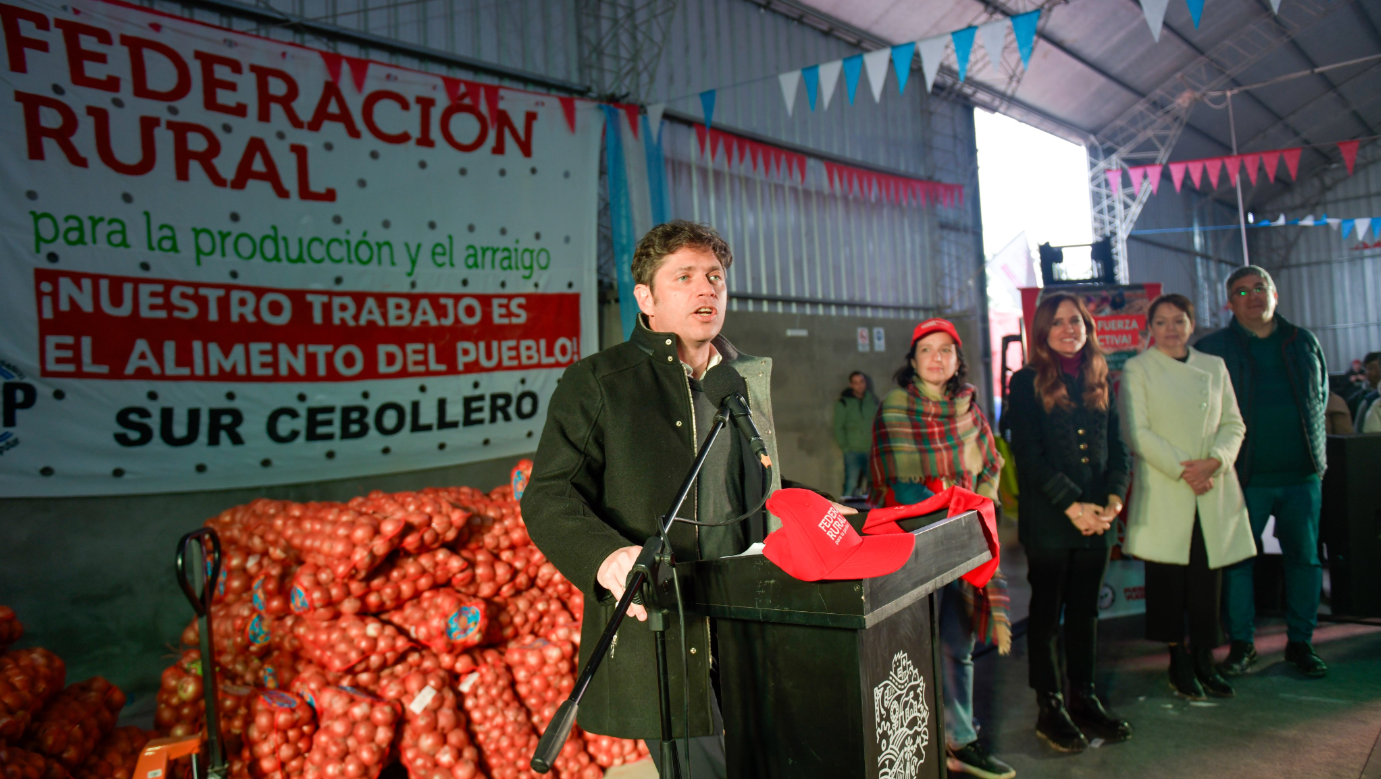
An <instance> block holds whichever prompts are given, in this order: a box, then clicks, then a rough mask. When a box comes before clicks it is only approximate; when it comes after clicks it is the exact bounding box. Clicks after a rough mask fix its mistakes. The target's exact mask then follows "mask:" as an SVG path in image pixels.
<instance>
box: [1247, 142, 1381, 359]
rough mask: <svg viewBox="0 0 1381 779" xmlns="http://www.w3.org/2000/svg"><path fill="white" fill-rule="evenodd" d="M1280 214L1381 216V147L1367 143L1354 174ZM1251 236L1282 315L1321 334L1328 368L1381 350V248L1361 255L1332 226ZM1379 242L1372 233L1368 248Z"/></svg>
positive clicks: (1293, 197) (1285, 205)
mask: <svg viewBox="0 0 1381 779" xmlns="http://www.w3.org/2000/svg"><path fill="white" fill-rule="evenodd" d="M1337 175H1339V174H1337V173H1335V176H1337ZM1280 213H1284V214H1285V216H1286V218H1287V219H1299V218H1302V217H1305V216H1309V215H1313V216H1315V217H1322V215H1323V214H1328V215H1329V216H1330V217H1337V218H1343V219H1349V218H1356V217H1381V144H1378V143H1376V142H1375V141H1372V142H1370V143H1368V144H1365V145H1363V146H1362V148H1361V150H1360V151H1359V153H1358V155H1357V161H1356V165H1355V168H1354V173H1353V175H1351V176H1345V177H1342V178H1339V179H1337V183H1335V184H1332V186H1329V187H1327V188H1326V189H1325V188H1321V187H1318V186H1307V185H1306V186H1301V187H1299V188H1298V191H1292V192H1289V193H1287V194H1286V195H1285V196H1284V197H1281V198H1280V199H1278V200H1276V201H1275V202H1273V203H1271V204H1270V211H1269V212H1268V214H1269V215H1270V216H1277V215H1279V214H1280ZM1265 215H1266V214H1261V215H1260V216H1265ZM1250 239H1251V244H1250V248H1251V252H1252V261H1253V262H1255V263H1256V264H1258V265H1261V266H1262V267H1264V268H1266V269H1267V270H1269V271H1270V272H1271V274H1272V275H1273V276H1274V277H1275V280H1276V285H1277V286H1278V287H1279V289H1280V311H1281V313H1282V314H1284V315H1285V317H1286V318H1288V319H1289V320H1290V321H1292V322H1295V323H1296V324H1300V325H1303V326H1305V327H1307V328H1309V329H1310V330H1312V331H1313V332H1314V334H1315V335H1316V336H1318V338H1319V343H1320V344H1321V345H1322V346H1323V350H1324V354H1325V355H1326V356H1327V357H1328V367H1329V370H1331V371H1335V372H1336V371H1341V370H1346V368H1347V367H1348V365H1349V363H1351V362H1352V361H1353V360H1355V359H1359V358H1361V357H1362V355H1364V354H1366V353H1367V352H1373V351H1377V350H1381V248H1378V249H1366V250H1362V251H1359V250H1358V249H1357V247H1358V246H1359V245H1360V244H1361V243H1362V242H1361V241H1360V240H1359V239H1358V237H1357V236H1356V235H1355V234H1353V235H1350V236H1348V237H1347V238H1346V239H1344V238H1343V237H1342V231H1341V230H1335V229H1332V228H1330V227H1300V226H1289V225H1287V226H1283V227H1268V228H1258V229H1255V230H1252V231H1250ZM1375 242H1376V238H1375V237H1374V236H1372V235H1369V236H1368V240H1367V243H1375Z"/></svg>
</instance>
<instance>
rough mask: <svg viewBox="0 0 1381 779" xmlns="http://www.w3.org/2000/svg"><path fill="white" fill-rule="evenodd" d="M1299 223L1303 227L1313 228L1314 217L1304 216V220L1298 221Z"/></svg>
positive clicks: (1311, 215)
mask: <svg viewBox="0 0 1381 779" xmlns="http://www.w3.org/2000/svg"><path fill="white" fill-rule="evenodd" d="M1299 223H1300V224H1302V225H1304V226H1305V227H1313V226H1314V215H1313V214H1310V215H1309V216H1306V217H1305V218H1303V219H1301V220H1299Z"/></svg>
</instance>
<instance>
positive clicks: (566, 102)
mask: <svg viewBox="0 0 1381 779" xmlns="http://www.w3.org/2000/svg"><path fill="white" fill-rule="evenodd" d="M557 99H558V100H560V101H561V114H562V115H563V116H565V117H566V126H567V127H569V128H570V130H571V132H575V98H573V97H561V98H557ZM451 102H452V103H454V102H455V98H451Z"/></svg>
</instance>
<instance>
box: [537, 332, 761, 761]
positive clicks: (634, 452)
mask: <svg viewBox="0 0 1381 779" xmlns="http://www.w3.org/2000/svg"><path fill="white" fill-rule="evenodd" d="M714 345H715V348H717V349H718V350H719V353H720V355H722V357H723V359H724V361H725V362H726V363H727V364H729V365H730V366H732V367H733V368H734V369H736V370H737V371H738V372H739V373H740V374H742V375H743V376H744V379H745V381H746V382H747V384H748V400H749V404H750V406H751V408H752V410H753V417H754V420H755V422H756V424H757V428H758V432H759V433H760V434H761V435H762V436H763V439H764V441H765V442H766V443H767V447H768V456H770V457H771V458H772V461H773V463H774V464H775V463H777V448H776V439H775V437H774V436H773V432H774V431H773V425H772V406H771V397H770V393H769V388H770V386H771V372H772V362H771V360H768V359H765V358H760V357H750V356H748V355H744V354H740V353H739V352H738V351H737V350H736V349H734V347H733V346H732V345H730V344H729V342H728V341H726V340H724V339H723V338H722V337H721V338H718V339H716V340H715V342H714ZM694 427H695V415H694V413H693V411H692V407H691V394H690V385H689V383H688V382H687V380H686V374H685V369H684V368H683V367H682V364H681V361H680V360H679V359H678V357H677V354H676V345H675V337H674V336H672V335H670V334H667V333H654V332H652V331H651V330H648V329H647V327H646V326H645V325H644V324H643V321H642V317H639V322H638V326H637V327H636V328H635V330H634V332H633V336H632V338H631V340H629V341H627V342H625V343H621V344H618V345H617V346H612V347H610V348H608V349H605V350H604V351H602V352H599V353H598V354H595V355H593V356H590V357H587V358H585V359H583V360H581V361H579V362H577V363H576V364H574V365H572V366H571V367H569V368H567V369H566V372H565V374H563V375H562V377H561V383H560V384H559V385H557V388H556V392H554V393H553V394H552V399H551V404H550V406H549V410H548V412H547V421H546V426H545V428H543V430H542V439H541V442H540V443H539V444H538V446H537V456H536V458H535V459H534V465H533V469H532V480H531V482H530V483H529V484H528V487H527V490H526V491H525V492H524V493H523V500H522V509H523V518H524V520H525V521H526V522H527V529H528V534H529V535H531V537H532V540H533V542H534V543H536V544H537V547H538V548H539V549H541V550H542V553H543V554H545V555H546V556H547V558H548V559H550V560H551V562H552V564H553V565H555V566H556V568H557V570H559V571H560V572H561V573H562V575H564V576H565V577H566V578H567V579H569V580H570V581H571V582H572V583H573V584H575V586H576V587H579V588H580V590H581V592H583V593H584V594H585V614H584V626H583V628H582V630H581V641H580V667H581V668H584V667H585V664H586V662H587V660H588V659H589V657H588V654H589V652H590V651H592V650H593V649H594V646H595V644H596V642H597V641H598V639H599V635H600V633H601V632H602V631H603V630H604V626H605V625H606V624H607V623H608V621H609V619H610V617H612V616H613V613H614V606H615V601H614V600H613V598H612V596H611V595H610V593H609V592H608V591H607V590H605V589H604V588H603V587H601V586H599V585H598V584H597V583H596V582H595V575H596V573H597V572H598V570H599V565H600V563H602V562H604V560H605V558H607V557H608V556H609V555H610V554H612V553H613V552H615V551H616V550H618V549H620V548H622V547H625V546H640V545H642V543H643V542H644V541H646V540H647V538H648V536H651V535H652V534H654V533H656V532H657V524H656V523H657V519H658V517H660V516H661V515H662V514H664V513H665V512H666V511H667V509H669V508H670V507H671V502H672V500H673V498H675V494H676V490H677V488H679V487H680V486H681V481H682V479H684V478H685V474H686V473H687V472H688V471H689V470H690V466H691V464H692V462H693V460H694V459H695V452H696V446H695V441H696V440H697V439H696V437H695V436H696V433H695V430H694ZM731 432H732V429H731V428H730V429H726V430H725V432H724V433H722V434H721V435H728V434H730V433H731ZM738 450H739V451H740V452H742V453H745V454H743V456H742V457H741V462H740V465H741V466H742V467H743V468H744V475H743V479H742V484H743V487H744V492H745V495H744V496H743V505H747V506H752V505H756V504H757V502H758V501H759V500H760V499H761V497H762V477H761V472H760V471H759V470H757V468H758V466H757V465H756V463H755V462H754V461H751V460H749V459H748V458H749V457H751V453H750V451H749V449H748V447H747V446H740V447H738ZM750 468H751V469H752V470H750ZM777 471H778V469H777V468H774V469H773V481H774V484H773V485H772V487H773V488H775V487H776V486H777V485H778V484H780V481H779V479H778V478H777V475H776V474H777ZM693 495H694V493H692V496H693ZM692 499H693V498H692ZM683 516H684V514H683ZM749 522H750V526H749V532H748V534H747V535H748V538H749V541H750V542H753V541H761V540H762V538H763V535H764V534H765V533H766V532H770V530H773V529H775V526H774V525H775V523H774V522H773V521H772V518H771V517H770V516H766V515H760V516H758V517H755V518H754V519H752V520H749ZM764 525H766V527H765V526H764ZM696 530H697V528H695V527H694V526H691V525H685V524H680V523H678V524H675V525H673V526H672V530H671V532H670V534H669V535H670V537H671V543H672V548H673V549H674V550H675V553H676V559H677V561H678V562H685V561H691V560H695V559H698V550H699V547H698V545H697V539H696ZM669 622H670V625H671V626H670V628H669V629H668V630H667V646H668V647H669V649H670V653H669V655H670V656H669V658H668V663H667V665H668V666H669V669H670V677H671V699H672V700H671V703H672V705H671V710H672V715H673V723H674V725H675V732H676V734H677V735H678V736H679V735H681V733H682V732H683V728H684V727H685V725H684V722H685V717H684V714H683V712H684V705H685V699H684V695H683V692H682V691H683V684H682V670H681V669H682V663H681V657H680V642H681V638H680V631H679V627H678V624H677V618H676V614H675V612H674V611H673V612H672V615H671V619H670V620H669ZM686 633H687V636H686V644H687V649H688V651H689V652H694V654H690V655H689V657H688V659H689V666H690V679H691V705H690V720H691V722H690V725H691V735H692V736H704V735H709V734H710V733H712V732H713V728H712V725H711V721H710V700H711V693H710V674H709V659H710V651H709V650H710V637H709V620H708V619H706V618H703V617H700V618H697V617H694V616H690V615H688V616H687V621H686ZM578 721H579V723H580V726H581V727H583V728H585V729H586V730H588V731H590V732H592V733H599V734H603V735H609V736H617V737H620V738H640V739H657V738H660V734H661V726H660V724H659V723H660V719H659V714H658V708H657V665H656V655H655V647H654V644H653V638H652V632H651V631H650V630H648V627H647V623H645V622H639V621H637V620H636V619H629V620H625V621H624V623H623V624H622V625H621V626H620V627H619V632H618V634H617V640H616V642H615V644H614V647H613V650H612V651H611V652H610V653H609V655H608V656H607V657H605V659H604V661H603V663H602V664H601V665H600V667H599V671H598V672H596V674H595V677H594V679H593V680H591V683H590V687H589V689H588V690H587V692H586V693H585V697H584V699H583V701H582V702H581V704H580V714H579V717H578Z"/></svg>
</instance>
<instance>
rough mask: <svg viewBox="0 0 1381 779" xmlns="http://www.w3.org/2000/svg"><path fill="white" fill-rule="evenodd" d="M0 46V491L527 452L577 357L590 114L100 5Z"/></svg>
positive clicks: (590, 180)
mask: <svg viewBox="0 0 1381 779" xmlns="http://www.w3.org/2000/svg"><path fill="white" fill-rule="evenodd" d="M0 22H3V25H2V26H0V27H2V29H3V35H4V38H5V49H6V59H5V60H3V61H0V68H3V69H4V72H5V74H6V78H5V85H4V87H3V88H4V90H5V91H6V92H7V93H8V94H6V95H4V96H3V97H0V127H3V132H4V137H5V138H6V139H7V143H5V144H4V145H3V148H0V175H3V181H4V182H5V186H4V188H3V191H0V203H3V214H0V263H3V264H2V265H0V277H3V279H4V284H3V285H0V378H2V379H3V380H4V385H3V395H2V396H0V402H2V403H0V405H3V420H0V422H3V427H0V494H3V495H5V496H46V495H94V494H111V493H141V492H165V491H181V490H203V489H220V488H229V487H245V486H256V485H265V484H276V483H287V482H302V481H313V480H319V479H332V478H344V477H354V476H363V475H368V474H376V473H385V472H395V471H405V470H414V469H420V468H429V467H437V466H443V465H451V464H456V463H463V462H469V461H475V460H481V459H487V458H493V457H504V456H511V455H514V454H517V453H519V452H524V451H531V450H533V449H534V448H536V444H537V437H538V435H539V434H540V432H541V427H542V422H543V419H544V418H545V416H546V405H547V401H548V399H549V397H550V395H551V392H552V390H553V388H554V387H555V385H556V381H557V378H558V377H559V375H560V372H561V369H562V367H564V366H566V365H569V364H570V363H572V362H574V361H575V360H577V359H579V358H580V357H581V356H582V355H584V354H588V353H590V352H591V351H593V350H594V349H595V348H596V341H595V339H596V337H597V336H596V330H595V327H596V323H595V292H596V281H595V251H596V228H595V225H596V212H595V209H596V197H597V196H596V193H597V187H598V166H599V142H600V136H601V131H602V129H603V121H604V120H603V116H602V114H601V112H600V111H599V110H597V105H596V104H593V103H587V102H583V101H575V100H571V99H569V98H556V97H552V96H547V95H540V94H534V93H530V92H523V91H520V90H512V89H507V88H499V87H496V86H493V85H486V84H479V83H475V82H469V81H462V80H458V79H453V78H444V77H441V76H438V75H435V74H429V73H423V72H419V71H414V70H409V69H405V68H398V67H393V66H390V65H387V64H383V63H379V62H373V61H366V60H361V59H354V58H350V57H343V56H341V55H338V54H334V53H331V52H323V51H319V50H316V49H311V48H306V47H303V46H298V45H295V44H292V43H285V42H280V41H272V40H268V39H265V38H260V37H257V36H253V35H248V34H243V33H237V32H233V31H230V30H226V29H222V28H219V27H214V26H210V25H205V24H200V23H197V22H192V21H188V20H186V19H182V18H178V17H173V16H167V15H163V14H158V13H155V12H152V11H148V10H146V9H142V8H138V7H135V6H130V5H126V4H123V3H115V2H108V1H103V0H76V2H69V3H67V4H65V5H58V4H46V3H38V2H31V1H30V0H20V2H19V3H18V4H15V5H7V4H0Z"/></svg>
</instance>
